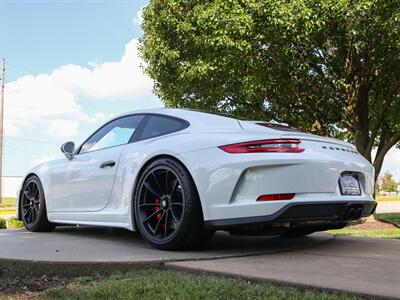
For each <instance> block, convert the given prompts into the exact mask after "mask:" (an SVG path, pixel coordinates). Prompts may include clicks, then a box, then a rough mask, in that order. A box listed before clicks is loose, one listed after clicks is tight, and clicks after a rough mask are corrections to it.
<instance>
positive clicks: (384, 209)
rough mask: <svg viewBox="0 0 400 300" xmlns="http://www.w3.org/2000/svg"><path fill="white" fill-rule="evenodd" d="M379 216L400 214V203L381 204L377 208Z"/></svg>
mask: <svg viewBox="0 0 400 300" xmlns="http://www.w3.org/2000/svg"><path fill="white" fill-rule="evenodd" d="M376 212H377V213H378V214H382V213H400V202H379V203H378V206H377V207H376Z"/></svg>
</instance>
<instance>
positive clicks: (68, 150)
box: [61, 142, 75, 159]
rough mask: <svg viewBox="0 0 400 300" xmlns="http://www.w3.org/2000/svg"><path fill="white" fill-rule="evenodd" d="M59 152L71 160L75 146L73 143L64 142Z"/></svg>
mask: <svg viewBox="0 0 400 300" xmlns="http://www.w3.org/2000/svg"><path fill="white" fill-rule="evenodd" d="M61 152H62V153H64V155H65V157H66V158H68V159H72V158H73V157H74V152H75V144H74V142H66V143H64V144H63V145H62V146H61Z"/></svg>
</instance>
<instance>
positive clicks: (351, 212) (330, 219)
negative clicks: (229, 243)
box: [205, 201, 377, 230]
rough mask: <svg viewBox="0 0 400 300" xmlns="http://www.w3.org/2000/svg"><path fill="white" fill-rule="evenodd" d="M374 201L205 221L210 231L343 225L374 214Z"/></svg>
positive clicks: (300, 205) (297, 206)
mask: <svg viewBox="0 0 400 300" xmlns="http://www.w3.org/2000/svg"><path fill="white" fill-rule="evenodd" d="M376 205H377V204H376V202H375V201H335V202H327V201H318V202H317V201H312V202H296V203H290V204H287V205H286V206H284V207H283V208H281V209H280V210H278V211H277V212H275V213H273V214H271V215H265V216H254V217H244V218H230V219H219V220H208V221H205V225H206V227H207V228H210V229H219V230H229V229H235V228H240V227H248V226H252V225H255V226H257V225H269V224H270V225H279V224H284V223H290V224H296V223H307V222H322V223H323V222H326V223H346V222H349V221H351V220H356V219H359V218H361V217H367V216H369V215H371V214H373V213H374V212H375V209H376Z"/></svg>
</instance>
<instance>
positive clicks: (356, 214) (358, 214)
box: [354, 207, 363, 220]
mask: <svg viewBox="0 0 400 300" xmlns="http://www.w3.org/2000/svg"><path fill="white" fill-rule="evenodd" d="M362 212H363V209H362V208H361V207H360V208H358V209H357V210H356V212H355V216H354V220H356V219H359V218H361V216H362Z"/></svg>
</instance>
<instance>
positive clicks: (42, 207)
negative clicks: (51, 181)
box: [20, 176, 55, 232]
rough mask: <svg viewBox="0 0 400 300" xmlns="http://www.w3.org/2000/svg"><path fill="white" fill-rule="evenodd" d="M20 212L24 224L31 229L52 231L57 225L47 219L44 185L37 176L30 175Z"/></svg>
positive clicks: (22, 194) (21, 200)
mask: <svg viewBox="0 0 400 300" xmlns="http://www.w3.org/2000/svg"><path fill="white" fill-rule="evenodd" d="M20 213H21V219H22V221H23V223H24V226H25V228H26V229H27V230H29V231H38V232H39V231H51V230H53V229H54V227H55V225H54V224H52V223H50V222H49V220H48V219H47V210H46V202H45V197H44V192H43V187H42V184H41V182H40V180H39V178H38V177H36V176H31V177H29V178H28V179H27V181H26V182H25V184H24V186H23V189H22V192H21V195H20Z"/></svg>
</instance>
